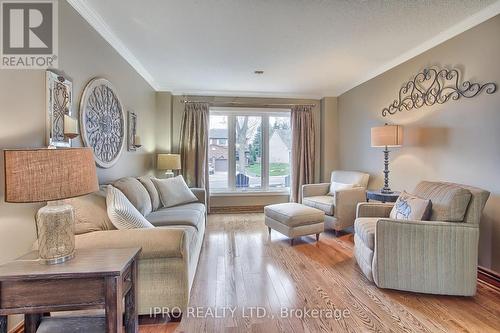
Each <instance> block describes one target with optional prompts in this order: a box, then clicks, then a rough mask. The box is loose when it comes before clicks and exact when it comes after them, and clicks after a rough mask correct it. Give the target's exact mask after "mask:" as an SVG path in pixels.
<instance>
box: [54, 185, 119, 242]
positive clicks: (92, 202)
mask: <svg viewBox="0 0 500 333" xmlns="http://www.w3.org/2000/svg"><path fill="white" fill-rule="evenodd" d="M64 202H66V203H67V204H69V205H71V206H73V208H74V209H75V235H80V234H85V233H88V232H92V231H101V230H114V229H116V227H115V226H114V225H113V223H111V220H110V219H109V217H108V212H107V211H106V192H105V191H97V192H94V193H91V194H87V195H84V196H81V197H76V198H70V199H66V200H64Z"/></svg>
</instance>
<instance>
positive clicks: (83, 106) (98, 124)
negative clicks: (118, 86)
mask: <svg viewBox="0 0 500 333" xmlns="http://www.w3.org/2000/svg"><path fill="white" fill-rule="evenodd" d="M80 126H81V135H82V138H83V142H84V144H85V145H86V146H89V147H91V148H92V149H93V151H94V158H95V160H96V163H97V165H98V166H100V167H102V168H109V167H111V166H112V165H114V164H115V163H116V162H117V161H118V159H119V158H120V155H121V153H122V150H123V146H124V142H125V116H124V112H123V107H122V104H121V102H120V99H119V98H118V95H117V93H116V90H115V88H114V87H113V85H112V84H111V82H109V81H108V80H106V79H101V78H96V79H93V80H92V81H90V82H89V83H88V84H87V86H86V87H85V90H84V92H83V96H82V100H81V103H80Z"/></svg>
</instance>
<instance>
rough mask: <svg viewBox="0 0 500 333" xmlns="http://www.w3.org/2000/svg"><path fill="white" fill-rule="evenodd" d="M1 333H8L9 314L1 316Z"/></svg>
mask: <svg viewBox="0 0 500 333" xmlns="http://www.w3.org/2000/svg"><path fill="white" fill-rule="evenodd" d="M0 333H7V316H0Z"/></svg>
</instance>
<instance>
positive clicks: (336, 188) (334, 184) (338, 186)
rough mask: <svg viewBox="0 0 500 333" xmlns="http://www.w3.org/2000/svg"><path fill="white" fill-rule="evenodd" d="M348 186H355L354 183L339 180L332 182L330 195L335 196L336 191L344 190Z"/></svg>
mask: <svg viewBox="0 0 500 333" xmlns="http://www.w3.org/2000/svg"><path fill="white" fill-rule="evenodd" d="M347 188H354V184H344V183H337V182H332V183H331V184H330V192H329V193H328V195H331V196H334V195H335V192H337V191H339V190H344V189H347Z"/></svg>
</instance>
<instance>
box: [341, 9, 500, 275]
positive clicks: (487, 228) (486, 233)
mask: <svg viewBox="0 0 500 333" xmlns="http://www.w3.org/2000/svg"><path fill="white" fill-rule="evenodd" d="M499 32H500V16H496V17H494V18H492V19H490V20H489V21H486V22H485V23H483V24H481V25H479V26H477V27H475V28H473V29H471V30H469V31H466V32H464V33H462V34H461V35H459V36H457V37H455V38H453V39H451V40H449V41H447V42H445V43H443V44H441V45H439V46H437V47H435V48H433V49H431V50H429V51H427V52H425V53H423V54H422V55H419V56H417V57H415V58H413V59H412V60H410V61H408V62H406V63H404V64H402V65H400V66H397V67H396V68H394V69H392V70H389V71H387V72H385V73H383V74H382V75H380V76H378V77H376V78H374V79H372V80H370V81H368V82H366V83H364V84H362V85H360V86H358V87H356V88H354V89H352V90H350V91H348V92H346V93H345V94H343V95H341V96H340V97H339V99H338V107H339V121H340V126H339V127H340V128H339V134H340V138H339V144H340V146H339V148H340V155H339V156H340V166H341V167H342V168H343V169H359V170H363V171H367V172H369V173H370V174H371V181H370V185H369V186H370V187H371V188H380V187H382V182H383V174H382V169H383V153H382V150H381V149H378V148H371V147H370V127H372V126H380V125H382V124H383V123H384V122H389V123H395V124H402V125H404V130H405V138H404V146H403V147H402V148H399V149H393V151H392V153H391V174H390V178H391V186H392V188H393V189H397V190H405V189H406V190H409V191H411V190H412V189H413V188H414V186H415V185H416V184H417V182H419V181H420V180H423V179H429V180H444V181H451V182H458V183H464V184H470V185H475V186H478V187H481V188H484V189H486V190H488V191H491V197H490V199H489V201H488V203H487V206H486V209H485V211H484V217H483V219H482V221H481V236H480V245H479V247H480V256H479V264H480V265H482V266H484V267H487V268H491V269H493V270H495V271H497V272H498V271H500V173H499V171H498V170H499V165H500V144H499V143H500V91H497V92H496V93H495V94H493V95H487V94H484V93H482V94H481V95H479V96H477V97H475V98H472V99H461V100H458V101H450V102H448V103H446V104H443V105H435V106H432V107H424V108H421V109H417V110H412V111H405V112H401V113H399V114H397V115H394V116H390V117H386V118H383V117H382V116H381V111H382V108H384V107H386V106H388V105H389V103H391V102H392V101H393V100H394V99H395V98H396V97H397V95H398V92H399V89H400V87H401V86H402V84H403V83H404V82H406V81H407V80H408V79H410V78H411V77H412V76H413V75H414V74H416V73H418V72H419V71H420V70H422V69H423V68H425V67H428V66H432V65H436V66H438V67H448V66H451V67H458V68H460V69H461V70H462V73H463V75H464V77H465V79H467V80H472V81H478V82H483V83H484V82H491V81H493V82H496V83H497V84H500V66H499V65H498V60H499V59H500V43H499ZM499 88H500V87H499Z"/></svg>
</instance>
